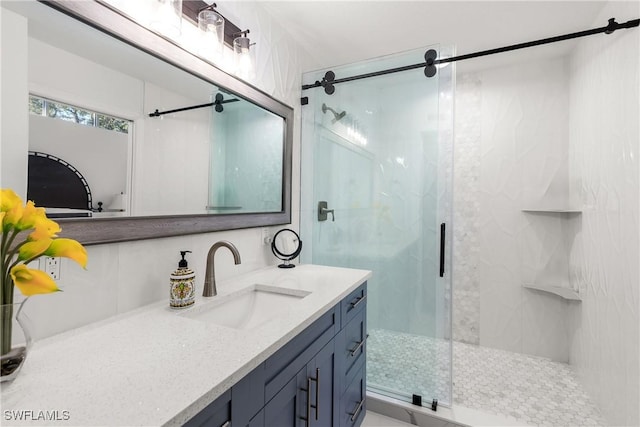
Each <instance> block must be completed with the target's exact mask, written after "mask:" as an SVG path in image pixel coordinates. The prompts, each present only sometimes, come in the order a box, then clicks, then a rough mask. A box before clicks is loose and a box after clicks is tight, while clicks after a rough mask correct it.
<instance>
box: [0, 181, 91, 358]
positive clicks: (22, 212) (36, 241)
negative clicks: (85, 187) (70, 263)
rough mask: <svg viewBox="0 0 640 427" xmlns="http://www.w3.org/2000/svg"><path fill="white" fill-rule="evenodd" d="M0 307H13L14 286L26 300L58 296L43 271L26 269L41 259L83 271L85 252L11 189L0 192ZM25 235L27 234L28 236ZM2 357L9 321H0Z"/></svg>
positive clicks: (6, 347) (7, 347)
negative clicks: (52, 259)
mask: <svg viewBox="0 0 640 427" xmlns="http://www.w3.org/2000/svg"><path fill="white" fill-rule="evenodd" d="M0 224H1V226H2V230H1V231H2V240H1V241H0V297H1V301H0V304H2V305H3V306H5V305H8V304H13V303H14V300H13V296H14V286H15V287H17V288H18V289H19V290H20V292H21V293H22V294H23V295H25V296H27V297H29V296H31V295H37V294H48V293H52V292H58V291H60V289H58V286H57V285H56V282H55V281H54V280H53V278H51V276H50V275H49V274H47V273H45V272H44V271H41V270H36V269H32V268H29V267H27V264H29V263H30V262H31V261H34V260H36V259H38V258H40V257H41V256H49V257H64V258H70V259H72V260H74V261H76V262H77V263H78V264H80V265H81V266H82V267H83V268H85V267H86V265H87V251H86V250H85V248H84V247H83V246H82V245H81V244H80V243H78V242H77V241H75V240H72V239H63V238H58V237H57V234H58V233H60V231H61V229H60V226H59V225H58V223H56V222H55V221H52V220H50V219H49V218H47V215H46V213H45V210H44V208H37V207H36V206H35V204H34V203H33V202H32V201H28V202H27V203H26V204H24V203H23V202H22V199H21V198H20V197H19V196H18V195H17V194H16V193H15V192H14V191H13V190H10V189H0ZM27 233H28V234H27ZM1 321H2V353H1V354H2V355H3V356H4V355H5V354H7V353H8V352H10V351H11V336H12V335H11V332H12V331H11V326H12V322H11V321H10V319H7V318H5V314H4V310H3V318H2V320H1Z"/></svg>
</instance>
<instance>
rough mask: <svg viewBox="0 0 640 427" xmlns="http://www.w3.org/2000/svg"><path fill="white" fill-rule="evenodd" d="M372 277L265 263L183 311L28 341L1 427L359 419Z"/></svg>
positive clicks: (136, 314) (159, 309) (157, 311)
mask: <svg viewBox="0 0 640 427" xmlns="http://www.w3.org/2000/svg"><path fill="white" fill-rule="evenodd" d="M370 276H371V273H370V272H369V271H364V270H354V269H343V268H334V267H323V266H314V265H302V266H297V267H296V268H294V269H287V270H285V269H278V268H276V267H268V268H264V269H260V270H257V271H255V272H251V273H247V274H244V275H241V276H238V277H236V278H233V279H230V280H226V281H220V282H219V284H218V291H219V293H218V296H216V297H212V298H202V297H199V298H198V299H197V300H196V303H195V305H194V306H193V307H192V308H188V309H182V310H171V309H170V308H169V307H168V301H163V302H161V303H157V304H153V305H149V306H146V307H143V308H141V309H138V310H136V311H133V312H130V313H126V314H124V315H121V316H117V317H115V318H111V319H107V320H105V321H103V322H99V323H96V324H92V325H87V326H85V327H83V328H80V329H77V330H73V331H69V332H66V333H64V334H60V335H58V336H54V337H51V338H48V339H46V340H42V341H40V342H37V343H36V344H34V346H33V349H32V351H31V353H30V354H29V357H28V358H27V361H26V362H25V366H24V368H23V370H22V372H21V373H20V375H19V376H18V378H17V379H16V380H15V381H13V382H12V383H10V384H6V385H3V388H2V402H3V411H4V412H3V425H43V420H48V421H49V422H48V423H45V424H47V425H48V424H52V425H60V426H64V425H105V426H106V425H112V426H116V425H118V426H119V425H165V426H178V425H188V426H200V425H215V426H218V425H227V426H231V425H233V426H262V425H266V426H269V425H272V426H278V427H284V426H301V427H302V426H358V425H360V423H361V422H362V419H363V418H364V414H365V407H364V398H365V378H366V377H365V375H366V371H365V356H366V354H365V353H366V295H367V291H366V280H367V279H368V278H369V277H370ZM25 309H26V308H25ZM227 310H228V311H227ZM234 313H240V314H241V315H238V316H234V315H233V314H234ZM52 321H53V320H52ZM7 411H9V412H7ZM20 411H22V412H24V411H33V416H32V418H31V419H29V418H27V420H26V421H24V420H23V421H20V422H18V421H16V420H15V419H14V418H12V417H13V414H17V413H19V412H20ZM37 411H49V414H50V415H51V416H55V415H56V414H57V415H60V414H63V411H65V412H64V414H66V419H64V418H65V416H60V417H59V419H56V418H54V419H43V418H40V419H35V418H34V417H35V416H36V415H37ZM55 411H58V412H55ZM7 413H9V414H10V415H9V417H10V418H9V419H7ZM45 416H47V414H45ZM225 423H228V424H225Z"/></svg>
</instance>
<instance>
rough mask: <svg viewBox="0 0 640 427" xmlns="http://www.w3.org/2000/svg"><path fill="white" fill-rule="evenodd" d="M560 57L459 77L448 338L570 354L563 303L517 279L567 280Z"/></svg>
mask: <svg viewBox="0 0 640 427" xmlns="http://www.w3.org/2000/svg"><path fill="white" fill-rule="evenodd" d="M567 76H568V73H567V65H566V60H565V59H564V58H557V59H552V60H549V61H547V62H545V63H544V64H541V63H523V64H519V65H514V66H509V67H500V68H488V69H485V70H482V71H478V72H473V73H466V74H463V75H461V76H459V77H458V81H457V89H456V118H455V130H456V140H455V160H454V165H455V166H454V174H455V180H454V197H455V199H454V215H455V218H454V266H455V267H454V274H453V278H454V286H453V289H454V302H453V310H454V316H453V336H454V339H455V340H458V341H463V342H467V343H472V344H480V345H483V346H488V347H494V348H499V349H503V350H509V351H515V352H521V353H527V354H533V355H539V356H545V357H550V358H552V359H554V360H557V361H567V360H568V345H567V336H566V331H567V330H566V315H567V314H566V305H567V303H566V302H565V301H563V300H561V299H560V298H558V297H556V296H552V295H549V294H543V293H539V292H535V291H531V290H528V289H524V288H523V287H522V285H523V284H524V283H526V282H544V283H547V284H555V285H564V286H569V285H568V268H567V262H566V255H564V259H565V262H559V263H558V262H555V260H557V259H559V258H560V259H562V256H563V255H562V254H563V253H565V252H566V251H565V249H566V243H565V233H564V232H563V227H564V222H563V221H564V220H563V218H562V217H560V216H554V215H547V216H543V217H540V216H539V215H530V214H526V213H524V212H522V209H527V208H542V207H546V208H565V207H567V205H569V204H570V200H569V191H568V189H569V185H568V178H567V175H568V154H567V153H568V144H569V141H568V89H567Z"/></svg>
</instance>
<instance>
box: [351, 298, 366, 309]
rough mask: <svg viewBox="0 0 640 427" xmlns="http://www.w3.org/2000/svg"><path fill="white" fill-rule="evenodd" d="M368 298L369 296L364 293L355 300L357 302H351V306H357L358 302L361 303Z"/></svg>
mask: <svg viewBox="0 0 640 427" xmlns="http://www.w3.org/2000/svg"><path fill="white" fill-rule="evenodd" d="M366 299H367V296H366V295H362V296H361V297H359V298H358V299H357V300H355V302H352V303H351V308H356V307H357V306H358V304H360V303H361V302H362V301H364V300H366Z"/></svg>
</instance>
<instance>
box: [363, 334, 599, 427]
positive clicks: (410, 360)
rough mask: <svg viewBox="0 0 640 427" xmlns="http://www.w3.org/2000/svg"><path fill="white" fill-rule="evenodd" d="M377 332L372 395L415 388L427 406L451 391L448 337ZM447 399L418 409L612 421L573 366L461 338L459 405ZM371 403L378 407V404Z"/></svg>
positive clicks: (372, 347)
mask: <svg viewBox="0 0 640 427" xmlns="http://www.w3.org/2000/svg"><path fill="white" fill-rule="evenodd" d="M369 334H370V337H369V340H368V342H367V382H368V384H369V386H368V387H369V391H370V392H371V396H380V397H382V396H383V395H384V396H389V395H392V393H389V392H388V391H390V390H405V391H409V390H411V392H417V393H419V394H422V396H423V402H424V403H423V405H425V406H427V405H428V402H430V401H431V398H432V396H433V397H436V398H437V396H447V395H448V386H449V382H450V381H451V379H450V376H449V369H448V366H449V365H448V364H449V362H448V357H449V356H448V353H449V343H448V341H446V340H442V339H435V338H430V337H424V336H418V335H412V334H406V333H401V332H395V331H388V330H384V329H373V330H370V331H369ZM414 390H415V391H414ZM376 391H377V392H378V393H375V392H376ZM378 400H380V399H378ZM382 400H384V399H382ZM439 400H440V404H439V406H438V411H437V412H432V411H431V410H430V409H428V408H418V409H421V410H424V411H421V412H424V413H425V414H427V415H429V414H431V415H432V416H435V417H436V418H440V419H443V420H444V419H446V420H448V421H449V422H453V423H454V425H456V424H457V425H529V426H551V427H553V426H558V427H561V426H562V427H564V426H568V425H579V426H601V425H604V421H603V420H602V418H601V416H600V413H599V411H598V408H597V407H596V406H595V405H594V404H593V402H592V401H591V399H590V398H589V396H588V395H587V393H586V392H585V391H584V389H583V388H582V386H581V385H580V383H579V381H578V379H577V377H576V374H575V372H574V370H573V368H572V367H571V366H569V365H568V364H566V363H558V362H554V361H552V360H550V359H547V358H543V357H537V356H530V355H526V354H521V353H514V352H509V351H504V350H498V349H493V348H488V347H480V346H476V345H470V344H465V343H462V342H457V341H454V342H453V405H449V404H448V402H442V399H439ZM371 401H372V402H375V401H376V399H371ZM442 403H444V406H449V407H448V408H446V407H443V406H442ZM406 405H408V407H409V408H413V409H415V408H416V407H415V406H412V405H411V404H409V403H407V404H406ZM368 409H370V410H373V411H375V412H377V411H376V409H375V406H374V408H372V407H371V405H369V407H368ZM406 409H407V408H404V409H403V413H406V412H405V410H406ZM447 414H448V415H449V417H447V416H446V415H447ZM483 414H484V415H483ZM487 417H489V418H487ZM496 417H497V418H496ZM401 419H402V420H405V419H404V418H401ZM483 420H485V421H483ZM501 420H503V421H501ZM419 425H420V424H419Z"/></svg>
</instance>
